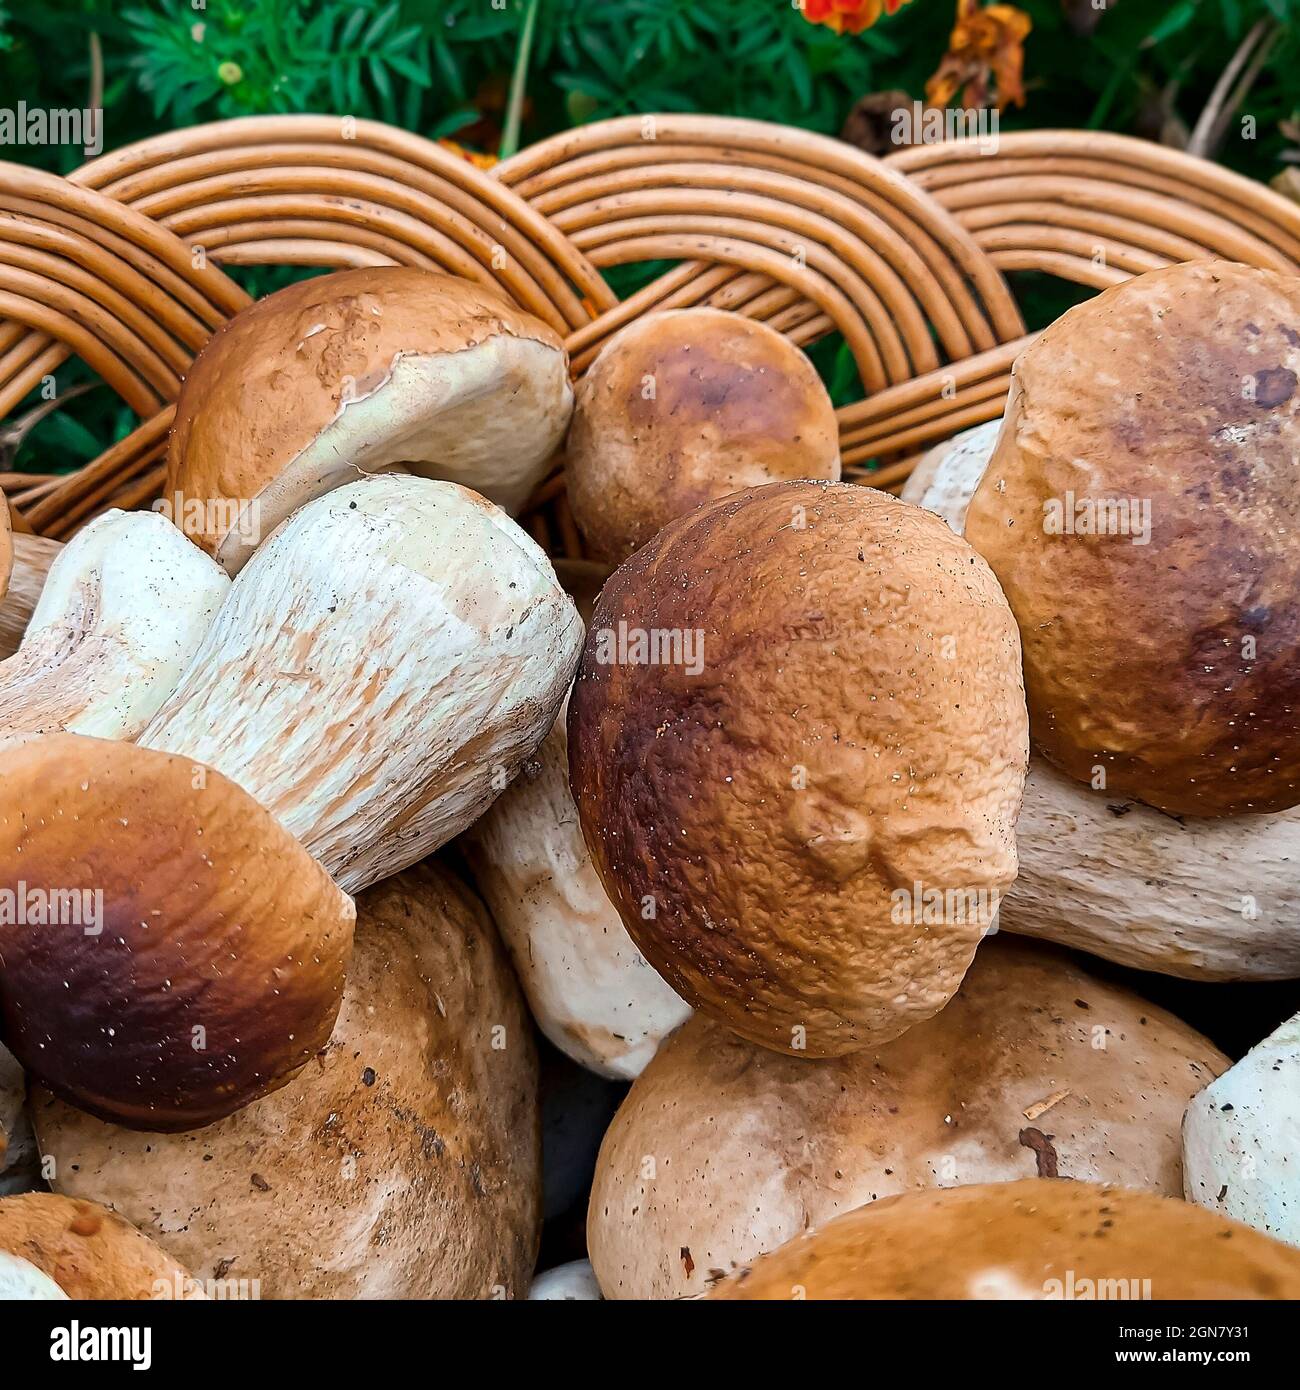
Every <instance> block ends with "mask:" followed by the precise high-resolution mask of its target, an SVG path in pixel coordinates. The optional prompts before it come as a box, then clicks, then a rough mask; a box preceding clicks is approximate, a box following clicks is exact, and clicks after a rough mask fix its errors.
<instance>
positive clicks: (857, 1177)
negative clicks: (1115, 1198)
mask: <svg viewBox="0 0 1300 1390" xmlns="http://www.w3.org/2000/svg"><path fill="white" fill-rule="evenodd" d="M1228 1065H1229V1061H1228V1058H1227V1057H1225V1056H1224V1055H1223V1054H1222V1053H1221V1052H1219V1051H1218V1049H1217V1048H1216V1047H1214V1045H1213V1044H1212V1043H1210V1042H1209V1041H1208V1040H1207V1039H1205V1038H1203V1037H1201V1036H1200V1035H1199V1034H1198V1033H1196V1032H1195V1031H1194V1030H1193V1029H1191V1028H1189V1027H1188V1026H1187V1025H1186V1024H1185V1023H1182V1022H1181V1021H1180V1020H1178V1019H1177V1018H1174V1017H1173V1016H1172V1015H1170V1014H1168V1013H1166V1012H1165V1011H1164V1010H1162V1009H1158V1008H1155V1007H1153V1006H1152V1005H1150V1004H1148V1003H1146V1002H1145V1001H1144V1000H1142V999H1140V998H1138V997H1137V996H1136V995H1134V994H1132V993H1130V991H1128V990H1126V989H1123V988H1121V987H1119V986H1116V985H1111V984H1107V983H1105V982H1103V981H1101V980H1098V979H1097V978H1095V977H1094V976H1091V975H1089V974H1087V973H1086V972H1085V971H1084V970H1083V969H1081V968H1080V967H1079V966H1078V965H1077V964H1075V962H1074V961H1073V960H1072V959H1071V958H1070V957H1068V956H1066V955H1064V954H1062V953H1059V952H1057V951H1054V950H1051V949H1050V948H1046V947H1042V946H1035V945H1031V944H1030V943H1028V942H1021V941H1015V940H1008V939H1007V938H1005V937H998V938H995V939H992V940H990V941H987V942H985V943H984V945H983V946H981V947H980V950H979V953H978V954H977V955H976V957H975V963H974V964H973V965H972V966H971V969H970V972H969V973H968V974H967V976H966V978H965V980H964V981H963V982H962V986H961V988H960V989H959V990H958V991H957V993H956V994H955V995H954V996H953V998H952V1000H951V1001H950V1002H949V1003H948V1005H947V1007H946V1008H945V1009H944V1010H943V1011H942V1012H941V1013H939V1014H938V1015H937V1016H936V1017H934V1018H932V1019H930V1020H928V1021H927V1022H925V1023H918V1024H917V1025H916V1027H915V1028H912V1029H910V1030H909V1031H908V1032H907V1033H905V1034H904V1035H903V1036H902V1037H901V1038H898V1039H896V1040H895V1041H894V1042H891V1043H887V1044H885V1046H883V1047H881V1048H880V1049H878V1050H875V1051H871V1050H868V1051H863V1052H855V1053H853V1054H852V1055H851V1056H847V1057H840V1058H835V1059H830V1060H826V1061H820V1062H804V1061H800V1060H796V1059H794V1058H791V1057H784V1056H782V1055H780V1054H779V1053H776V1052H771V1051H768V1050H767V1049H765V1048H760V1047H756V1046H754V1045H753V1044H752V1043H748V1042H745V1041H743V1040H742V1039H740V1038H737V1037H734V1036H730V1035H728V1033H727V1032H726V1030H725V1029H723V1028H722V1027H720V1026H719V1025H718V1024H716V1023H714V1022H712V1021H711V1020H709V1019H706V1018H703V1017H701V1016H699V1015H697V1016H696V1017H695V1018H693V1019H692V1020H691V1021H690V1022H689V1023H687V1024H685V1025H684V1026H683V1027H682V1028H680V1029H679V1030H678V1031H677V1032H676V1033H674V1034H673V1035H672V1037H670V1038H669V1039H668V1040H667V1041H666V1042H665V1043H664V1045H663V1046H662V1047H661V1048H660V1050H659V1054H658V1056H656V1057H655V1059H654V1061H653V1062H651V1063H650V1065H649V1066H648V1067H647V1068H646V1069H645V1071H644V1072H643V1073H642V1074H641V1076H640V1078H639V1079H638V1080H637V1081H636V1082H635V1083H634V1084H633V1086H632V1089H631V1091H630V1092H629V1093H628V1096H627V1099H626V1100H625V1101H624V1102H623V1105H622V1106H621V1108H620V1109H619V1112H618V1114H617V1116H616V1117H615V1119H614V1122H613V1124H612V1125H611V1126H610V1128H609V1130H608V1131H607V1132H606V1135H605V1142H604V1145H603V1146H602V1148H601V1152H600V1159H599V1161H598V1163H597V1168H596V1178H595V1181H594V1183H593V1185H592V1190H591V1201H590V1205H589V1208H588V1216H587V1244H588V1248H589V1250H590V1254H591V1260H592V1264H593V1265H594V1267H595V1270H596V1274H597V1277H598V1279H599V1281H600V1285H601V1288H602V1289H603V1290H604V1292H605V1294H606V1296H607V1297H610V1298H636V1299H644V1298H681V1297H691V1296H693V1295H697V1294H700V1293H703V1292H704V1291H705V1290H707V1289H708V1288H709V1287H710V1286H711V1285H712V1284H713V1283H715V1282H716V1281H717V1279H719V1278H720V1277H722V1276H723V1275H726V1274H731V1273H732V1272H734V1271H735V1270H737V1269H739V1268H742V1267H743V1266H745V1265H746V1264H748V1263H749V1262H750V1261H751V1260H753V1259H754V1258H755V1257H756V1256H758V1255H760V1254H762V1253H763V1252H764V1251H766V1250H774V1249H776V1247H777V1246H779V1245H781V1244H782V1243H784V1242H785V1241H787V1240H790V1239H792V1238H793V1237H794V1236H796V1235H798V1234H799V1233H800V1232H801V1231H802V1230H804V1229H805V1228H806V1227H807V1226H809V1225H813V1226H817V1225H821V1224H822V1223H823V1222H826V1221H829V1220H830V1219H831V1218H832V1217H835V1216H838V1215H839V1214H840V1213H842V1212H845V1211H849V1210H852V1209H853V1208H854V1207H858V1206H861V1205H862V1204H863V1203H864V1202H870V1201H874V1200H876V1199H877V1198H883V1197H889V1196H894V1195H896V1194H899V1193H903V1192H908V1191H914V1190H916V1189H917V1188H924V1187H951V1186H957V1185H968V1184H975V1183H986V1182H1012V1181H1015V1180H1016V1179H1019V1178H1023V1177H1033V1176H1035V1175H1037V1176H1045V1177H1055V1176H1060V1177H1063V1178H1075V1179H1079V1180H1082V1181H1087V1182H1102V1183H1110V1184H1118V1185H1123V1186H1126V1187H1143V1188H1149V1189H1150V1190H1152V1191H1155V1192H1162V1193H1166V1194H1168V1195H1170V1196H1177V1195H1181V1193H1182V1188H1183V1183H1182V1164H1181V1150H1180V1138H1179V1131H1180V1126H1181V1123H1182V1117H1183V1110H1184V1109H1185V1107H1186V1105H1187V1102H1188V1100H1189V1099H1190V1098H1191V1097H1192V1096H1194V1095H1195V1094H1196V1093H1197V1091H1198V1090H1200V1088H1201V1087H1203V1086H1204V1085H1205V1084H1206V1082H1207V1081H1208V1080H1210V1079H1211V1078H1213V1077H1215V1076H1217V1075H1218V1074H1219V1073H1220V1072H1221V1071H1223V1070H1224V1068H1225V1067H1227V1066H1228Z"/></svg>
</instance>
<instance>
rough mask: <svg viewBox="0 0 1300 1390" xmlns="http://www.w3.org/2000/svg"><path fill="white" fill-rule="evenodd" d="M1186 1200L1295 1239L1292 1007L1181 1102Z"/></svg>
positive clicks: (1296, 1091)
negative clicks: (1232, 1063) (1256, 1042)
mask: <svg viewBox="0 0 1300 1390" xmlns="http://www.w3.org/2000/svg"><path fill="white" fill-rule="evenodd" d="M1183 1182H1184V1188H1185V1191H1186V1196H1187V1200H1188V1201H1189V1202H1199V1203H1200V1205H1201V1206H1203V1207H1208V1208H1210V1209H1211V1210H1212V1211H1218V1212H1222V1213H1223V1215H1224V1216H1231V1217H1232V1218H1233V1219H1234V1220H1236V1221H1244V1222H1245V1224H1246V1225H1247V1226H1253V1227H1254V1228H1255V1229H1256V1230H1257V1231H1263V1232H1265V1234H1267V1235H1270V1236H1273V1237H1274V1238H1276V1239H1277V1240H1284V1241H1286V1242H1287V1243H1288V1244H1290V1245H1300V1014H1297V1015H1296V1016H1295V1017H1294V1018H1291V1019H1288V1020H1287V1022H1285V1023H1283V1024H1282V1025H1281V1027H1279V1028H1278V1029H1277V1030H1276V1031H1275V1032H1274V1033H1272V1034H1271V1035H1270V1036H1269V1037H1267V1038H1265V1039H1264V1041H1263V1042H1262V1043H1260V1044H1259V1046H1258V1047H1254V1048H1252V1049H1251V1050H1250V1051H1249V1052H1248V1053H1247V1054H1246V1055H1245V1056H1244V1057H1243V1058H1242V1059H1241V1061H1240V1062H1238V1063H1237V1065H1236V1066H1235V1067H1233V1068H1232V1069H1231V1070H1230V1071H1226V1072H1224V1074H1223V1075H1222V1076H1221V1077H1219V1078H1218V1080H1217V1081H1214V1082H1212V1083H1211V1084H1210V1085H1209V1086H1207V1087H1206V1089H1205V1090H1204V1091H1202V1092H1201V1094H1200V1095H1199V1096H1197V1097H1196V1099H1195V1100H1193V1101H1192V1103H1191V1105H1190V1106H1188V1108H1187V1118H1186V1119H1185V1120H1184V1122H1183Z"/></svg>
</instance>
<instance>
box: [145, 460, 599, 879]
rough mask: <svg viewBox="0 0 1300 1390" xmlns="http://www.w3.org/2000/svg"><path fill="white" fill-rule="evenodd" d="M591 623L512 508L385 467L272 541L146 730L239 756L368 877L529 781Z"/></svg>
mask: <svg viewBox="0 0 1300 1390" xmlns="http://www.w3.org/2000/svg"><path fill="white" fill-rule="evenodd" d="M581 643H582V623H581V621H580V620H579V618H578V615H577V612H576V610H575V609H574V607H573V603H572V601H571V600H570V599H569V597H568V595H566V594H565V592H564V590H563V589H562V588H561V587H560V585H559V583H558V581H557V580H556V578H555V572H554V570H553V569H552V568H551V565H550V562H549V561H548V560H547V558H546V556H545V554H544V553H543V552H542V550H541V549H540V547H539V546H538V545H537V544H536V543H535V542H534V541H533V540H531V539H530V538H529V537H528V536H527V535H526V534H525V533H524V532H523V531H522V530H521V529H520V528H519V527H518V526H517V525H515V523H514V522H513V521H511V520H510V518H509V517H507V516H506V515H505V513H504V512H502V511H501V510H500V508H498V507H495V506H493V504H492V503H490V502H487V501H485V500H484V499H483V498H482V497H479V496H478V495H477V494H475V493H472V492H470V491H468V490H467V489H465V488H462V487H458V486H456V485H455V484H453V483H442V482H434V481H432V480H431V479H428V478H412V477H403V476H398V475H391V474H390V475H385V476H382V477H374V478H367V479H364V480H362V481H360V482H356V483H352V484H350V485H349V486H347V487H344V488H337V489H336V490H335V491H333V492H331V493H330V494H329V495H328V496H326V497H320V498H317V499H316V500H315V501H314V502H310V503H308V504H307V505H306V506H305V507H303V508H302V509H301V510H299V511H298V512H295V513H294V515H293V516H292V517H291V518H290V519H289V520H288V521H287V522H286V523H285V524H284V525H283V526H282V527H281V528H280V529H279V530H278V531H277V532H276V534H275V535H274V536H272V537H271V538H270V539H269V540H268V541H267V542H266V543H265V544H264V545H263V546H262V547H261V549H260V550H259V551H258V553H257V554H256V555H255V556H254V558H253V560H252V561H251V563H250V564H249V565H248V566H246V568H245V569H244V570H243V571H242V572H241V573H240V575H239V577H238V579H237V580H236V581H235V584H234V585H233V587H232V589H231V592H230V596H229V598H228V599H227V601H226V602H225V604H223V606H222V608H221V611H220V613H219V614H218V615H217V618H216V621H215V622H214V623H213V624H212V626H211V628H210V629H209V631H208V633H207V636H206V638H205V640H204V642H203V645H202V647H201V648H200V650H199V651H198V653H197V654H196V655H195V658H194V660H193V662H192V663H191V665H190V667H189V670H188V671H187V672H186V674H185V675H184V677H183V678H182V679H181V681H180V683H179V685H178V686H177V688H176V690H175V692H174V693H173V695H172V696H171V698H170V699H169V700H168V701H167V702H166V704H165V705H164V706H163V707H162V708H161V709H160V710H159V711H158V713H157V715H156V716H155V717H154V718H153V720H152V721H151V722H150V724H149V726H148V727H147V728H146V729H145V730H144V732H143V733H142V734H141V735H140V739H139V742H140V743H141V744H142V745H143V746H145V747H148V748H157V749H161V750H163V751H165V752H169V753H175V754H178V755H182V756H184V757H186V758H191V759H194V760H195V761H197V762H200V763H204V764H206V765H207V766H209V767H214V768H217V769H219V770H220V771H221V772H223V773H224V774H225V775H226V776H227V777H229V778H230V779H231V780H232V781H234V782H237V783H238V784H239V785H240V786H241V787H243V788H244V790H245V791H247V792H249V793H250V794H251V795H252V796H253V797H254V798H256V800H257V801H258V802H260V804H261V805H262V806H264V807H265V808H266V809H267V810H268V811H270V812H271V814H272V815H273V816H275V818H276V819H277V820H278V821H279V822H280V824H281V825H283V826H284V827H285V828H286V829H287V830H289V831H290V832H291V833H292V834H293V835H295V836H296V837H297V838H298V839H299V840H300V841H301V842H302V844H303V845H305V846H306V847H307V849H308V850H309V851H310V852H311V853H312V854H313V855H314V856H315V857H316V858H317V859H318V860H319V861H320V862H321V863H322V864H323V865H324V866H325V868H326V869H328V870H329V872H330V873H331V874H333V875H334V877H335V879H336V880H337V882H338V883H339V885H340V886H341V887H343V888H344V889H346V890H347V891H349V892H357V891H359V890H360V889H361V888H364V887H365V886H367V885H368V884H370V883H373V882H375V881H376V880H377V879H379V878H382V877H384V876H386V875H388V874H391V873H395V872H397V871H398V870H399V869H402V868H404V867H405V866H406V865H408V864H412V863H414V862H415V861H416V860H418V859H422V858H423V857H424V856H425V855H426V854H429V853H431V852H432V851H433V850H435V849H437V848H438V846H439V845H441V844H443V843H445V842H446V841H447V840H449V839H451V837H452V836H454V835H456V834H458V833H459V832H460V831H461V830H463V829H464V828H465V827H466V826H467V825H468V824H470V823H471V822H472V821H474V820H475V819H477V817H478V816H479V815H481V814H482V812H483V811H484V810H485V809H486V808H487V806H488V805H489V804H490V803H491V801H492V800H493V798H494V797H496V796H497V795H498V794H499V792H501V791H502V790H503V789H504V788H505V787H506V786H507V785H508V784H509V782H510V781H511V779H512V778H513V777H514V776H515V774H516V773H517V772H518V770H519V768H520V767H521V766H522V764H523V763H524V761H525V760H526V759H527V758H528V757H529V756H531V754H532V753H533V751H534V749H535V748H536V747H537V745H538V744H539V743H540V742H541V740H542V739H543V738H544V737H545V735H546V731H547V730H548V729H549V728H550V726H551V724H552V722H553V721H554V718H555V714H556V711H557V710H558V709H559V706H560V702H561V701H562V700H563V698H564V693H565V690H566V689H567V688H568V685H569V682H570V679H571V677H572V675H573V670H574V666H575V664H576V662H577V657H578V652H579V648H580V647H581Z"/></svg>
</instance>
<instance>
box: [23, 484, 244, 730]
mask: <svg viewBox="0 0 1300 1390" xmlns="http://www.w3.org/2000/svg"><path fill="white" fill-rule="evenodd" d="M229 589H230V580H229V579H228V578H227V577H226V575H225V573H224V572H223V571H222V569H221V567H220V566H219V565H217V564H215V563H214V562H213V561H212V560H211V559H210V558H209V557H208V556H207V555H205V554H204V553H203V552H202V551H201V550H200V549H199V548H198V547H197V546H196V545H194V544H193V543H192V542H190V541H188V540H187V539H186V538H185V537H184V536H183V535H182V534H181V533H180V531H178V530H177V529H176V527H174V526H173V525H172V524H171V522H169V521H167V520H166V519H165V518H164V517H161V516H158V515H156V514H154V513H152V512H119V511H110V512H105V513H104V515H102V516H100V517H97V518H96V519H95V520H94V521H92V522H91V523H90V525H89V526H87V527H86V528H85V529H84V530H82V531H80V532H78V533H77V535H76V536H75V537H74V538H73V539H72V540H71V541H70V542H69V543H68V544H67V545H66V546H64V547H63V549H62V551H61V552H60V553H59V555H58V557H57V558H56V559H55V561H54V563H53V564H52V565H51V567H50V572H49V575H48V576H47V578H46V580H45V585H44V588H43V589H42V591H41V597H40V601H39V602H38V603H37V605H36V609H35V611H34V612H33V614H32V616H31V621H30V622H29V623H28V625H27V632H26V635H25V637H24V638H23V641H22V645H21V646H20V647H19V649H18V651H17V652H16V653H15V654H14V655H13V656H11V657H10V658H9V659H8V660H7V661H5V662H3V663H0V735H12V734H17V733H53V732H58V731H60V730H65V731H67V732H69V733H78V734H90V735H93V736H95V737H97V738H133V737H134V736H135V735H136V734H138V733H139V732H140V730H141V729H142V728H144V726H145V724H146V723H148V721H149V719H150V718H151V717H152V716H153V714H154V713H155V712H156V711H157V710H158V708H159V707H160V706H161V705H162V703H163V701H164V700H166V698H167V697H168V695H170V694H171V692H172V690H173V689H174V688H175V686H176V683H177V681H178V680H179V679H180V676H181V673H182V672H183V671H184V670H185V668H186V667H187V666H188V665H189V663H190V661H191V660H192V659H193V657H194V654H195V652H196V651H197V650H198V647H199V643H200V642H201V641H202V638H203V635H204V634H205V633H206V631H207V629H208V627H209V625H210V624H211V622H212V620H213V618H214V617H215V615H216V612H217V609H218V608H219V607H220V606H221V602H222V600H223V599H224V598H225V595H226V593H227V592H228V591H229Z"/></svg>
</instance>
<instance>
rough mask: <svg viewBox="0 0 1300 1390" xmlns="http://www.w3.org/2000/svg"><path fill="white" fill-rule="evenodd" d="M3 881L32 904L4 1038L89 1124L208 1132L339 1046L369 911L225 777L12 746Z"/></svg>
mask: <svg viewBox="0 0 1300 1390" xmlns="http://www.w3.org/2000/svg"><path fill="white" fill-rule="evenodd" d="M0 882H3V883H4V885H5V886H6V887H7V888H11V889H13V890H15V898H16V900H21V901H22V902H23V903H26V904H28V906H27V907H26V908H25V909H24V911H23V912H22V913H18V912H13V913H12V914H11V913H6V914H5V915H4V916H3V917H0V956H2V957H3V959H4V968H3V970H0V1033H2V1035H3V1040H4V1042H5V1043H6V1044H7V1045H8V1046H9V1047H10V1048H11V1049H12V1050H13V1053H14V1055H15V1056H16V1057H17V1058H18V1060H19V1061H20V1062H21V1063H22V1064H23V1066H24V1067H25V1068H26V1069H27V1070H28V1072H30V1073H31V1075H32V1076H34V1077H36V1078H38V1079H39V1080H41V1081H43V1082H44V1083H45V1084H46V1085H47V1086H49V1087H50V1089H51V1090H53V1091H56V1092H57V1093H58V1094H59V1095H61V1096H63V1097H64V1099H66V1100H68V1101H70V1102H71V1103H72V1104H74V1105H77V1106H79V1107H81V1108H82V1109H84V1110H87V1111H89V1112H90V1113H91V1114H94V1115H98V1116H100V1117H101V1118H103V1119H107V1120H113V1121H115V1122H117V1123H119V1124H126V1125H130V1126H132V1127H136V1128H149V1129H156V1130H173V1129H188V1128H193V1127H194V1126H195V1125H202V1124H208V1123H210V1122H211V1121H213V1120H215V1119H219V1118H220V1117H221V1116H222V1115H228V1114H230V1113H231V1111H233V1110H236V1109H238V1108H239V1107H240V1106H241V1105H246V1104H248V1102H249V1101H251V1100H253V1099H255V1098H256V1097H257V1096H259V1095H264V1094H265V1093H266V1092H268V1091H271V1090H274V1089H275V1088H276V1087H277V1086H282V1085H284V1083H285V1082H286V1081H287V1080H288V1079H289V1078H290V1077H291V1076H292V1075H293V1074H294V1073H295V1072H296V1071H297V1070H298V1068H300V1067H301V1066H302V1065H303V1064H304V1063H305V1062H306V1061H307V1060H308V1058H310V1057H311V1056H312V1055H313V1054H314V1053H315V1052H316V1051H317V1050H318V1049H319V1048H321V1047H322V1046H324V1044H325V1042H326V1041H327V1040H328V1038H329V1035H330V1029H331V1028H332V1027H333V1024H334V1018H335V1015H336V1014H337V1012H338V1006H339V997H340V995H341V993H342V988H343V974H344V970H345V967H346V965H347V958H348V953H349V951H350V949H351V942H352V925H353V918H354V909H353V905H352V901H351V899H349V898H348V897H347V896H346V895H345V894H343V893H342V892H340V891H339V889H338V888H336V887H335V886H334V884H333V883H332V882H331V881H330V879H329V876H328V875H327V874H326V873H325V871H324V870H323V869H322V868H321V867H320V866H319V865H318V864H317V863H316V861H315V860H314V859H312V857H311V856H310V855H309V854H308V853H307V851H306V850H305V849H303V848H302V846H301V845H300V844H298V842H297V841H296V840H294V839H293V837H292V836H291V835H290V834H289V833H288V831H286V830H284V829H283V828H282V827H281V826H280V825H279V823H278V822H277V821H275V820H274V819H273V818H272V817H271V816H270V815H269V814H268V813H267V812H266V811H264V810H263V809H262V808H261V807H260V806H259V805H258V804H257V803H256V802H255V801H254V800H253V799H252V798H251V797H250V796H249V795H248V794H247V793H246V792H244V791H242V790H241V789H240V788H239V787H237V786H236V785H235V784H234V783H233V782H229V781H227V780H226V779H225V778H224V777H222V776H221V775H220V773H217V772H214V771H212V770H211V769H210V768H204V767H202V766H201V765H200V764H196V763H192V762H190V761H189V760H188V759H185V758H179V757H173V756H172V755H170V754H166V753H156V752H151V751H149V750H146V749H143V748H136V747H133V746H132V745H130V744H125V743H117V742H112V741H109V740H104V739H92V738H83V737H79V736H77V735H75V734H57V735H50V736H47V737H39V738H30V739H28V740H27V741H25V742H22V743H19V744H16V745H13V744H11V745H10V746H9V747H8V748H7V749H6V751H5V757H4V762H3V766H2V767H0ZM33 893H35V894H36V895H37V897H36V898H35V899H33V897H32V894H33ZM96 893H100V894H102V898H101V899H99V901H98V903H96V899H95V897H94V896H93V895H94V894H96ZM33 902H34V903H35V907H32V906H31V904H32V903H33ZM97 908H98V911H97V910H96V909H97ZM47 909H48V910H47ZM11 915H13V916H24V917H26V918H27V921H26V922H23V921H14V920H9V918H10V916H11ZM50 915H53V916H58V917H59V918H60V921H59V922H58V923H52V924H47V923H46V921H45V920H44V918H45V917H46V916H50Z"/></svg>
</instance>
